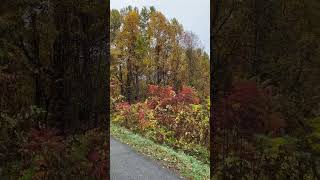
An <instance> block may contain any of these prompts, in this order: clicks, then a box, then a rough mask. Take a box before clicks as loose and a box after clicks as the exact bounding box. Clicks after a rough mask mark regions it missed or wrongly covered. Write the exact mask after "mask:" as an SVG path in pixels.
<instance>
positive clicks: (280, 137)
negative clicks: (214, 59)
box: [211, 81, 320, 180]
mask: <svg viewBox="0 0 320 180" xmlns="http://www.w3.org/2000/svg"><path fill="white" fill-rule="evenodd" d="M275 103H277V101H275V100H274V99H273V98H272V97H271V94H270V92H268V91H266V90H265V88H262V87H259V86H258V85H257V84H256V83H254V82H250V81H243V82H238V83H236V84H234V85H233V88H232V89H231V91H230V92H229V93H228V94H227V95H226V96H225V97H223V99H222V102H221V103H220V104H219V105H218V107H217V113H216V114H217V120H218V121H217V123H216V124H217V127H218V128H217V130H216V131H215V132H216V133H215V143H216V146H215V147H216V148H215V149H214V151H215V154H217V156H215V157H214V158H215V162H214V164H212V165H213V166H214V167H215V168H214V170H215V171H214V172H211V173H213V174H214V178H213V179H237V180H238V179H239V180H242V179H248V180H251V179H252V180H253V179H262V180H269V179H280V180H282V179H307V180H311V179H312V180H313V179H319V178H320V174H319V169H320V156H319V155H320V146H319V142H320V136H319V132H320V119H319V118H311V120H309V119H305V120H304V124H303V125H304V126H303V127H300V128H296V131H295V132H294V133H290V132H288V131H286V129H287V124H288V123H289V122H292V120H290V119H288V118H284V115H282V114H281V113H280V112H279V111H277V110H276V109H275V108H274V104H275Z"/></svg>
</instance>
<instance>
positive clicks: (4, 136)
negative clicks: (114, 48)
mask: <svg viewBox="0 0 320 180" xmlns="http://www.w3.org/2000/svg"><path fill="white" fill-rule="evenodd" d="M107 9H109V2H108V1H77V0H62V1H59V0H57V1H48V0H27V1H25V0H14V1H12V0H4V1H1V6H0V32H1V33H0V37H1V38H0V133H1V135H0V144H1V145H0V179H20V178H21V179H83V178H85V177H87V178H90V177H91V178H92V177H95V178H96V179H105V178H107V172H108V157H109V148H108V142H109V141H108V138H107V137H108V126H107V123H108V122H107V114H108V111H109V109H108V108H107V107H108V105H107V104H108V100H107V98H108V96H107V95H108V94H107V92H108V88H109V85H108V84H109V83H108V82H109V79H108V78H107V77H108V67H109V65H108V62H109V61H107V58H108V52H109V45H108V35H109V33H108V28H109V26H108V25H109V23H108V13H107V12H108V11H107Z"/></svg>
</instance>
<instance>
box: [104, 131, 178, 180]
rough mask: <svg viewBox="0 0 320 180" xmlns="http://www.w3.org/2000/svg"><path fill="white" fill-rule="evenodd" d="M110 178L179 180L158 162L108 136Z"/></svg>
mask: <svg viewBox="0 0 320 180" xmlns="http://www.w3.org/2000/svg"><path fill="white" fill-rule="evenodd" d="M110 177H111V180H157V179H160V180H181V179H182V178H180V177H179V176H177V175H176V174H174V173H173V172H171V171H170V170H168V169H166V168H163V167H162V166H161V165H160V164H159V163H157V162H155V161H153V160H151V159H149V158H148V157H145V156H143V155H140V154H137V153H136V152H135V151H133V150H132V149H131V148H130V147H129V146H128V145H126V144H122V143H120V142H119V141H117V140H116V139H114V138H112V137H110Z"/></svg>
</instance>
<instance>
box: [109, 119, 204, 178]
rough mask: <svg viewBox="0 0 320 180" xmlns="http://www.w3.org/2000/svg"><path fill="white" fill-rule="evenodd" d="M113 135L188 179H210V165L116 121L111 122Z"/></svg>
mask: <svg viewBox="0 0 320 180" xmlns="http://www.w3.org/2000/svg"><path fill="white" fill-rule="evenodd" d="M111 135H112V136H113V137H115V138H116V139H118V140H119V141H120V142H122V143H125V144H128V145H129V146H130V147H132V148H133V149H134V150H135V151H137V152H139V153H141V154H144V155H146V156H149V157H151V158H152V159H156V160H158V161H160V162H161V163H162V164H163V165H164V166H166V167H168V168H170V169H174V170H176V171H177V172H178V173H179V174H180V175H181V176H183V177H185V178H186V179H193V180H208V179H210V178H209V177H210V168H209V165H208V164H205V163H203V162H201V161H199V160H197V159H196V158H194V157H192V156H188V155H186V154H185V153H184V152H181V151H175V150H173V149H172V148H170V147H168V146H165V145H160V144H156V143H155V142H153V141H151V140H149V139H146V138H144V137H142V136H140V135H137V134H135V133H133V132H131V131H129V130H128V129H126V128H124V127H121V126H119V125H116V124H114V123H111Z"/></svg>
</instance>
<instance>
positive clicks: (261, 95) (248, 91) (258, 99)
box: [216, 81, 283, 134]
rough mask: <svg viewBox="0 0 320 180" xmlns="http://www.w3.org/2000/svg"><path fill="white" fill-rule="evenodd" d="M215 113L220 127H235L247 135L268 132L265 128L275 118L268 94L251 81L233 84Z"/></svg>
mask: <svg viewBox="0 0 320 180" xmlns="http://www.w3.org/2000/svg"><path fill="white" fill-rule="evenodd" d="M216 112H217V117H218V118H217V120H218V125H219V126H220V127H222V128H228V129H231V128H233V127H235V126H236V127H238V128H240V130H242V131H243V132H246V133H247V134H255V133H264V132H265V131H267V130H270V129H268V127H267V126H268V124H270V123H271V119H272V118H273V119H274V118H275V116H274V114H273V113H272V102H271V96H270V93H268V91H266V90H264V89H262V88H260V87H259V86H258V85H257V84H256V83H255V82H252V81H240V82H237V83H234V84H233V87H232V89H231V91H230V92H229V93H228V95H227V96H226V97H224V99H223V100H222V102H221V104H220V105H219V106H218V107H217V110H216ZM271 114H272V115H273V116H272V118H271ZM279 118H280V117H279ZM279 122H280V120H279ZM281 122H283V121H281ZM274 131H276V129H274Z"/></svg>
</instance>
